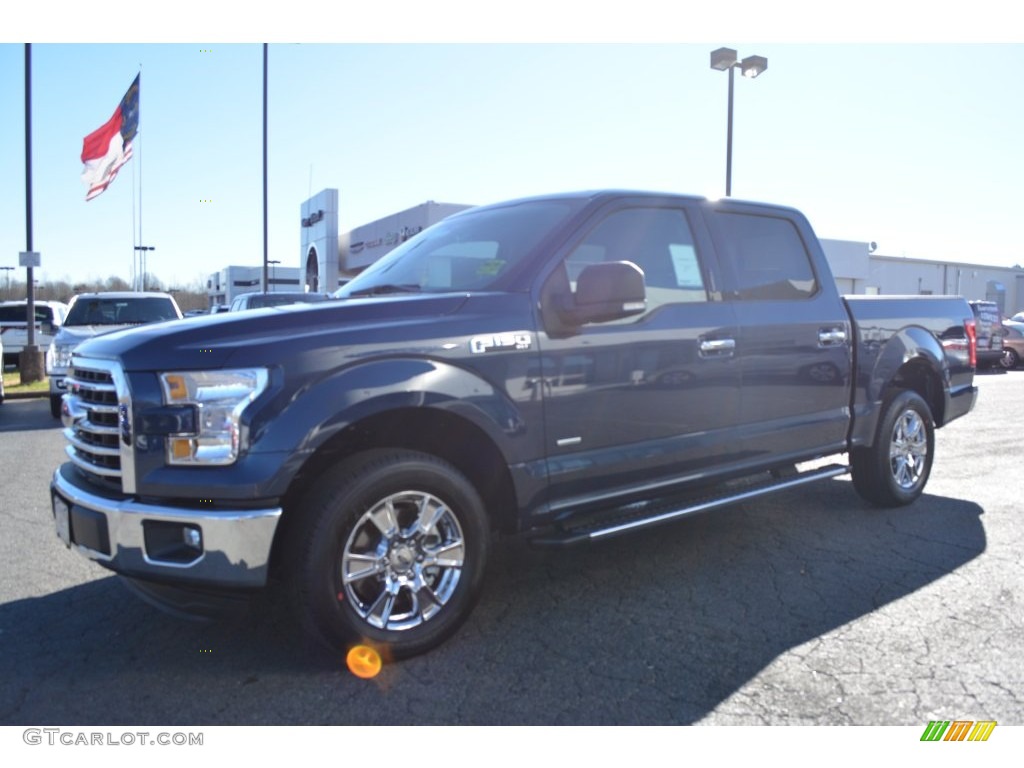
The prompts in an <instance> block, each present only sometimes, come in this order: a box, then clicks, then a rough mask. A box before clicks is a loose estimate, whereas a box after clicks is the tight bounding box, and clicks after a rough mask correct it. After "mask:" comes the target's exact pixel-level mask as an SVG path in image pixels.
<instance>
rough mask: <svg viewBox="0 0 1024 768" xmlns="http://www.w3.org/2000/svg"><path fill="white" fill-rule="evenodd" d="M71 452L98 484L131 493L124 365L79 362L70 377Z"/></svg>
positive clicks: (68, 434) (67, 422)
mask: <svg viewBox="0 0 1024 768" xmlns="http://www.w3.org/2000/svg"><path fill="white" fill-rule="evenodd" d="M66 381H67V395H66V396H65V397H66V398H67V401H68V402H67V405H68V408H67V411H68V414H66V415H65V416H64V424H65V429H64V437H65V438H66V439H67V441H68V445H67V447H66V449H65V450H66V452H67V455H68V457H69V458H70V459H71V461H72V462H73V463H74V464H75V466H77V467H78V468H79V469H80V470H82V471H83V472H85V473H86V474H87V475H89V476H90V477H91V478H92V479H93V481H94V482H96V483H99V484H100V485H104V486H108V487H112V488H113V489H116V490H119V491H123V492H131V491H133V490H134V488H133V487H131V486H134V477H132V474H131V472H128V471H126V470H129V469H131V468H132V467H133V465H134V461H133V460H132V445H131V412H132V410H131V399H130V397H129V393H128V387H127V381H126V379H125V377H124V374H123V372H122V371H121V368H120V366H118V365H117V364H116V363H111V362H108V361H105V360H88V359H78V358H75V359H74V361H73V362H72V365H71V368H70V370H69V371H68V376H67V379H66Z"/></svg>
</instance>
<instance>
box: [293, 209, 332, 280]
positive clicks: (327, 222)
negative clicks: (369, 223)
mask: <svg viewBox="0 0 1024 768" xmlns="http://www.w3.org/2000/svg"><path fill="white" fill-rule="evenodd" d="M299 224H300V229H299V231H300V232H301V235H300V240H301V247H300V252H299V265H298V266H299V268H300V269H301V270H303V286H304V288H305V290H307V291H311V292H313V293H331V292H333V291H334V290H336V289H337V287H338V190H336V189H324V190H321V191H320V192H318V193H317V194H316V195H314V196H313V197H311V198H310V199H309V200H307V201H306V202H304V203H303V204H302V205H301V216H300V219H299Z"/></svg>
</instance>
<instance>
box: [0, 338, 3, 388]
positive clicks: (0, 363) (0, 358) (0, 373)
mask: <svg viewBox="0 0 1024 768" xmlns="http://www.w3.org/2000/svg"><path fill="white" fill-rule="evenodd" d="M3 359H4V337H3V336H0V405H3V402H4V366H3Z"/></svg>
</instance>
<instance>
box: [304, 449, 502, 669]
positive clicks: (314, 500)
mask: <svg viewBox="0 0 1024 768" xmlns="http://www.w3.org/2000/svg"><path fill="white" fill-rule="evenodd" d="M290 513H291V514H294V515H296V518H295V519H294V520H292V521H291V523H290V525H291V526H292V527H291V528H290V529H289V534H288V537H287V539H286V542H287V543H286V551H285V557H286V564H285V567H286V568H287V572H288V576H287V580H288V585H289V593H290V599H291V602H292V604H293V606H294V608H295V609H296V610H297V611H298V614H299V618H300V620H301V621H302V623H303V625H304V627H305V628H306V630H307V631H308V632H309V633H310V634H311V635H313V636H314V637H315V638H317V639H318V640H320V641H321V642H322V643H323V644H325V645H326V646H327V647H329V648H332V649H337V650H343V649H345V648H347V647H350V646H351V645H353V644H355V643H365V644H368V645H371V646H374V647H375V648H377V649H378V650H379V651H381V655H382V656H383V658H384V659H385V660H387V659H399V658H405V657H408V656H414V655H416V654H419V653H423V652H425V651H427V650H430V649H431V648H434V647H435V646H437V645H439V644H440V643H441V642H443V641H444V640H446V639H447V638H448V637H450V636H451V635H452V634H453V633H454V632H455V631H456V630H457V629H458V628H459V627H460V626H461V624H462V623H463V621H465V619H466V618H467V617H468V616H469V614H470V612H471V611H472V608H473V606H474V604H475V603H476V599H477V597H478V595H479V593H480V587H481V585H482V583H483V577H484V570H485V568H486V564H487V556H488V552H489V549H490V540H489V538H490V530H489V526H488V521H487V515H486V512H485V510H484V505H483V502H482V501H481V500H480V496H479V494H478V493H477V492H476V490H475V489H474V488H473V486H472V485H471V484H470V482H469V481H468V480H466V478H465V477H464V476H463V475H462V474H461V473H460V472H459V471H458V470H457V469H455V467H453V466H451V465H450V464H448V463H447V462H445V461H442V460H440V459H438V458H436V457H433V456H430V455H427V454H422V453H416V452H412V451H397V450H396V451H391V450H388V451H383V450H377V451H369V452H366V453H364V454H360V455H359V456H356V457H354V458H351V459H349V460H347V461H344V462H342V463H341V464H340V465H338V466H336V467H334V468H332V469H331V470H330V471H329V473H327V474H326V475H325V476H324V477H323V478H322V480H321V481H320V482H318V483H317V485H316V486H315V487H314V488H313V489H312V490H311V491H310V493H309V494H308V495H307V496H306V497H305V498H304V500H303V501H302V502H301V504H300V505H299V507H298V508H296V509H294V510H291V512H290ZM346 573H347V575H348V577H349V578H348V581H347V582H346V580H345V578H344V574H346ZM353 577H355V578H353Z"/></svg>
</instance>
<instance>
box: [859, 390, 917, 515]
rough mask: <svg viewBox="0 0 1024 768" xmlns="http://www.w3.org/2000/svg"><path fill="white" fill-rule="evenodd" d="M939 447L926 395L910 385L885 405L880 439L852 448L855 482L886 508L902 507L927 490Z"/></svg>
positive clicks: (873, 502)
mask: <svg viewBox="0 0 1024 768" xmlns="http://www.w3.org/2000/svg"><path fill="white" fill-rule="evenodd" d="M934 452H935V426H934V423H933V421H932V412H931V409H929V407H928V404H927V403H926V402H925V401H924V399H923V398H922V397H921V396H920V395H918V394H917V393H916V392H911V391H907V390H901V391H896V392H895V393H893V394H891V395H890V396H889V397H888V398H886V400H885V401H884V402H883V405H882V417H881V419H880V420H879V422H878V431H877V433H876V435H875V441H874V444H873V445H872V446H871V447H869V448H855V449H854V450H853V451H851V453H850V469H851V471H852V474H853V486H854V488H856V489H857V493H859V494H860V495H861V496H862V497H863V498H864V499H866V500H868V501H870V502H871V503H872V504H876V505H877V506H880V507H899V506H903V505H905V504H910V503H912V502H913V501H915V500H916V499H917V498H918V497H919V496H920V495H921V493H922V492H923V491H924V486H925V484H926V483H927V482H928V475H929V473H930V472H931V468H932V457H933V454H934Z"/></svg>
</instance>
